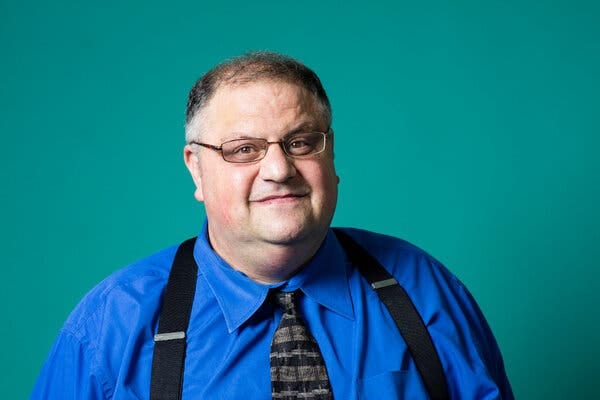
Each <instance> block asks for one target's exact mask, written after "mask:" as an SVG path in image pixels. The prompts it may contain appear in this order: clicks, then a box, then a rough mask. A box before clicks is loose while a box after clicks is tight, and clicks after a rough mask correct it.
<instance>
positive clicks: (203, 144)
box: [190, 141, 223, 151]
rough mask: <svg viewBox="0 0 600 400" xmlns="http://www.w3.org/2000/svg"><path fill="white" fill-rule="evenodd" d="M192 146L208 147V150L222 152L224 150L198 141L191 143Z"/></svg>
mask: <svg viewBox="0 0 600 400" xmlns="http://www.w3.org/2000/svg"><path fill="white" fill-rule="evenodd" d="M190 144H197V145H198V146H202V147H206V148H207V149H211V150H214V151H222V150H223V148H222V147H219V146H213V145H212V144H206V143H200V142H196V141H191V142H190Z"/></svg>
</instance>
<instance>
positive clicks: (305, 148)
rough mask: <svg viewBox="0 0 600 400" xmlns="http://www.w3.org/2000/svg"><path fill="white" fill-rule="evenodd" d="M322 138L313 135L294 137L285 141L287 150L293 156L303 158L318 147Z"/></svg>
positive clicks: (306, 134) (305, 134)
mask: <svg viewBox="0 0 600 400" xmlns="http://www.w3.org/2000/svg"><path fill="white" fill-rule="evenodd" d="M319 140H321V136H320V135H319V134H317V135H315V134H313V133H302V134H299V135H294V136H292V137H290V138H288V139H287V140H286V141H285V146H286V150H287V151H288V153H290V154H291V155H295V156H303V155H308V154H310V153H312V152H313V151H314V150H315V148H316V147H317V146H318V143H319Z"/></svg>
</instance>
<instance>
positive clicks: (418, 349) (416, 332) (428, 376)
mask: <svg viewBox="0 0 600 400" xmlns="http://www.w3.org/2000/svg"><path fill="white" fill-rule="evenodd" d="M334 231H335V235H336V236H337V238H338V240H339V241H340V243H341V244H342V246H343V247H344V250H345V251H346V253H347V254H348V258H350V260H352V262H353V263H354V264H355V265H356V266H357V267H358V269H359V270H360V272H361V274H362V275H363V276H364V277H365V278H366V279H367V282H369V285H371V287H372V288H373V290H375V292H376V293H377V295H378V296H379V299H381V301H382V302H383V304H385V306H386V308H387V309H388V311H389V312H390V314H391V315H392V318H394V322H395V323H396V327H397V328H398V331H400V334H401V335H402V338H403V339H404V341H405V342H406V346H407V347H408V351H409V352H410V355H411V356H412V358H413V360H414V361H415V364H416V366H417V370H418V371H419V374H421V379H423V383H424V384H425V387H426V388H427V392H428V393H429V397H431V399H432V400H442V399H449V397H448V388H447V386H446V378H445V376H444V369H443V368H442V363H441V362H440V358H439V356H438V354H437V352H436V350H435V347H434V346H433V341H432V340H431V336H429V331H428V330H427V328H426V327H425V323H423V320H422V319H421V316H420V315H419V312H418V311H417V309H416V308H415V305H414V304H413V302H412V301H411V300H410V297H408V294H406V291H405V290H404V288H403V287H402V286H400V284H399V283H398V281H396V280H395V279H394V278H393V277H392V275H390V273H389V272H388V271H387V270H386V269H385V268H384V267H383V266H382V265H381V264H380V263H379V261H377V260H376V259H375V257H373V256H372V255H371V254H369V253H368V252H367V251H366V250H365V249H364V248H363V247H362V246H360V245H359V244H358V243H356V242H355V241H354V240H353V239H352V238H351V237H350V236H349V235H348V234H346V233H344V232H342V231H341V230H340V229H334Z"/></svg>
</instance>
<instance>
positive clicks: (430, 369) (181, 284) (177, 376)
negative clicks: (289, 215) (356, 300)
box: [150, 229, 449, 400]
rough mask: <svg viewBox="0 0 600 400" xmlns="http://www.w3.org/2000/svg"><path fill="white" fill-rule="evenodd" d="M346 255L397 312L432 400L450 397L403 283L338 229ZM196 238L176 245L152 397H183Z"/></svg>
mask: <svg viewBox="0 0 600 400" xmlns="http://www.w3.org/2000/svg"><path fill="white" fill-rule="evenodd" d="M334 231H335V234H336V236H337V238H338V240H339V241H340V243H341V244H342V246H343V247H344V250H345V251H346V254H347V255H348V257H349V258H350V259H351V260H352V262H353V263H354V264H356V265H357V266H358V268H359V270H360V272H361V274H362V275H363V276H364V277H365V278H366V279H367V281H368V282H369V284H370V285H371V287H372V288H373V290H375V292H376V293H377V295H378V296H379V298H380V299H381V301H382V302H383V304H385V306H386V308H387V309H388V311H389V312H390V314H391V315H392V318H393V319H394V322H395V323H396V326H397V328H398V331H400V334H401V335H402V337H403V338H404V341H405V342H406V345H407V347H408V351H409V352H410V354H411V356H412V358H413V360H414V361H415V364H416V366H417V370H418V371H419V373H420V374H421V378H422V379H423V383H424V384H425V387H426V388H427V392H428V393H429V396H430V397H431V399H432V400H445V399H449V396H448V388H447V386H446V379H445V377H444V370H443V368H442V364H441V362H440V359H439V357H438V354H437V352H436V350H435V347H434V346H433V342H432V340H431V336H429V332H428V331H427V328H426V327H425V324H424V323H423V320H422V319H421V317H420V315H419V313H418V311H417V310H416V309H415V306H414V304H413V303H412V301H411V300H410V298H409V297H408V295H407V294H406V292H405V291H404V289H403V288H402V286H400V285H399V284H398V282H397V281H396V280H395V279H394V278H393V277H392V276H391V275H390V274H389V273H388V272H387V270H386V269H385V268H384V267H383V266H382V265H381V264H380V263H379V262H378V261H377V260H376V259H375V258H374V257H373V256H372V255H371V254H369V253H368V252H367V251H366V250H365V249H363V248H362V247H361V246H360V245H359V244H358V243H356V242H355V241H354V240H353V239H352V238H351V237H350V236H349V235H348V234H346V233H344V232H342V231H341V230H339V229H334ZM195 242H196V238H192V239H189V240H186V241H185V242H183V243H182V244H181V246H179V249H177V254H176V255H175V260H174V261H173V266H172V268H171V273H170V275H169V280H168V282H167V288H166V290H165V294H164V297H163V302H162V310H161V313H160V320H159V323H158V333H157V334H156V335H155V336H154V356H153V359H152V376H151V381H150V399H151V400H179V399H181V392H182V389H183V367H184V361H185V350H186V332H187V328H188V325H189V320H190V314H191V310H192V303H193V301H194V294H195V290H196V279H197V272H198V265H197V264H196V261H195V260H194V255H193V250H194V243H195Z"/></svg>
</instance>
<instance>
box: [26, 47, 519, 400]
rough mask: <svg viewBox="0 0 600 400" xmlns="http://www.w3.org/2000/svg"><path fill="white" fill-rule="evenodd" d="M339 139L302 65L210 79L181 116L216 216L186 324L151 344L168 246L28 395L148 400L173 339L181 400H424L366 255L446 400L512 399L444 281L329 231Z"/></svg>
mask: <svg viewBox="0 0 600 400" xmlns="http://www.w3.org/2000/svg"><path fill="white" fill-rule="evenodd" d="M333 139H334V138H333V131H332V130H331V110H330V105H329V101H328V99H327V95H326V94H325V91H324V90H323V87H322V86H321V83H320V81H319V79H318V77H317V76H316V75H315V74H314V72H312V71H311V70H310V69H308V68H307V67H305V66H304V65H302V64H301V63H299V62H297V61H295V60H293V59H290V58H287V57H284V56H281V55H278V54H274V53H251V54H248V55H246V56H242V57H239V58H235V59H233V60H230V61H228V62H225V63H223V64H220V65H218V66H217V67H215V68H213V69H212V70H211V71H209V72H208V73H207V74H205V75H204V76H203V77H202V78H201V79H200V80H199V81H198V82H197V83H196V85H195V86H194V87H193V88H192V90H191V92H190V96H189V101H188V106H187V116H186V140H187V142H188V144H187V145H186V146H185V148H184V159H185V163H186V165H187V167H188V169H189V171H190V173H191V176H192V178H193V181H194V183H195V185H196V191H195V197H196V199H198V201H201V202H204V205H205V208H206V215H207V220H206V222H205V224H204V227H203V228H202V231H201V232H200V234H199V236H198V239H197V240H196V242H195V244H193V260H192V264H197V268H198V272H197V274H194V275H193V276H194V279H192V280H195V282H194V284H195V285H196V286H195V289H193V291H192V292H193V295H194V296H193V304H192V308H191V316H190V318H189V327H187V329H184V331H183V332H175V333H173V332H167V333H163V332H159V333H158V335H156V334H157V332H158V330H157V326H158V324H159V320H160V321H162V319H163V318H166V317H165V316H164V314H163V315H161V314H160V313H161V307H163V305H162V299H163V294H164V292H165V286H166V284H167V279H168V276H169V272H170V270H171V265H172V264H173V260H174V258H175V252H176V248H170V249H167V250H164V251H162V252H160V253H157V254H155V255H153V256H151V257H149V258H147V259H145V260H142V261H140V262H137V263H135V264H133V265H131V266H129V267H127V268H125V269H123V270H121V271H119V272H117V273H115V274H114V275H112V276H111V277H109V278H108V279H106V280H105V281H104V282H102V283H101V284H100V285H98V286H97V287H96V288H95V289H94V290H92V291H91V292H90V293H89V294H88V295H87V296H86V297H85V298H84V299H83V301H82V302H81V304H79V306H78V307H77V308H76V309H75V311H74V312H73V313H72V314H71V316H70V317H69V319H68V320H67V322H66V323H65V325H64V327H63V329H62V330H61V332H60V334H59V337H58V339H57V341H56V343H55V344H54V347H53V349H52V351H51V353H50V355H49V357H48V360H47V361H46V363H45V365H44V367H43V370H42V372H41V375H40V378H39V380H38V382H37V384H36V386H35V388H34V391H33V394H32V398H44V399H47V398H51V399H59V398H60V399H108V398H113V399H132V398H136V399H147V398H150V387H151V383H150V381H151V375H153V376H152V380H153V390H161V387H162V386H167V385H168V382H167V383H165V384H164V385H163V382H166V381H168V379H167V378H165V377H164V376H163V375H164V374H162V373H156V375H155V374H154V373H153V372H152V368H153V360H154V363H158V361H157V358H159V356H157V350H155V348H157V349H158V346H159V345H162V343H163V340H164V341H165V342H168V341H169V340H172V339H173V338H174V337H176V336H177V337H178V338H179V340H184V341H185V343H186V346H187V347H186V349H185V362H184V368H183V372H182V378H181V379H183V386H182V389H181V390H182V397H183V399H239V398H252V399H269V398H284V399H295V398H302V399H331V398H335V399H357V398H361V399H362V398H366V399H374V398H377V399H425V398H428V394H427V393H428V388H427V387H426V385H425V384H424V382H425V378H424V376H423V373H421V372H422V369H423V368H422V367H421V366H417V365H416V363H415V359H416V358H418V357H414V353H412V352H411V351H409V350H408V349H407V341H405V340H404V339H403V335H401V334H400V333H399V331H398V329H397V328H396V325H395V319H394V318H392V316H391V315H390V313H389V312H388V310H387V308H386V305H385V304H384V303H383V302H382V300H380V298H379V297H378V294H377V293H376V292H375V291H374V290H373V288H372V287H371V286H369V282H367V280H366V279H365V277H364V276H363V273H361V272H360V270H359V268H358V267H359V265H358V264H362V263H363V262H364V260H362V259H360V260H359V261H358V262H357V259H356V258H354V257H353V256H352V253H353V251H354V250H355V249H357V248H361V249H364V250H366V253H367V254H368V256H367V257H371V256H372V257H374V260H375V261H373V263H380V264H381V265H383V267H384V268H385V269H386V270H387V271H388V272H389V273H390V274H391V275H392V276H393V278H394V279H395V280H394V279H391V280H390V279H387V280H385V281H386V282H392V284H393V283H394V282H396V281H397V282H399V283H400V284H401V285H402V286H403V287H404V289H405V290H406V293H407V294H408V297H409V298H410V299H411V300H412V303H413V304H414V308H415V309H416V311H417V312H418V314H419V315H420V319H422V321H423V323H424V324H425V326H426V331H424V332H422V334H420V335H419V336H420V337H430V338H431V341H432V343H433V347H434V348H435V350H433V351H434V352H435V353H437V357H438V358H439V363H440V364H441V368H442V369H443V376H444V379H445V382H446V384H447V388H446V389H445V390H447V393H448V395H449V397H450V398H452V399H500V398H503V399H512V398H513V395H512V392H511V389H510V385H509V383H508V380H507V378H506V374H505V371H504V366H503V362H502V358H501V355H500V352H499V349H498V347H497V345H496V342H495V340H494V338H493V335H492V333H491V331H490V329H489V327H488V325H487V323H486V322H485V319H484V317H483V315H482V314H481V312H480V311H479V309H478V307H477V305H476V303H475V301H474V300H473V299H472V298H471V296H470V294H469V293H468V291H467V290H466V289H465V288H464V287H463V285H462V284H461V283H460V282H459V281H458V280H457V279H456V278H455V277H454V276H453V275H451V274H450V272H449V271H448V270H446V269H445V268H444V267H443V266H442V265H440V264H439V263H438V262H437V261H436V260H435V259H433V258H431V257H430V256H429V255H427V254H426V253H424V252H423V251H421V250H419V249H417V248H415V247H414V246H412V245H410V244H408V243H407V242H404V241H402V240H399V239H395V238H392V237H389V236H383V235H379V234H375V233H371V232H367V231H363V230H357V229H345V230H342V231H337V232H335V231H333V230H332V229H330V226H329V225H330V222H331V219H332V217H333V213H334V210H335V206H336V200H337V185H338V182H339V178H338V177H337V175H336V172H335V168H334V163H333V141H334V140H333ZM345 235H349V238H350V243H351V244H350V245H348V242H347V241H346V242H344V240H343V237H344V236H345ZM347 237H348V236H347ZM343 243H346V244H343ZM182 248H183V247H182ZM191 252H192V250H190V254H192V253H191ZM178 257H179V255H178ZM190 259H191V255H190ZM194 261H195V262H194ZM367 267H368V268H367V272H368V271H369V270H372V269H373V268H375V266H374V265H367ZM188 281H189V280H188ZM188 283H189V282H188ZM386 285H387V284H386ZM375 286H377V285H375ZM167 292H169V290H167ZM165 296H166V297H169V298H170V297H171V296H170V294H169V295H168V296H167V295H165ZM292 300H293V301H292ZM394 300H395V299H394ZM286 301H287V303H286ZM280 323H281V326H280ZM286 324H287V326H286V327H283V325H286ZM286 329H287V331H285V332H287V333H285V332H284V330H286ZM282 332H284V333H282ZM290 332H296V333H297V335H296V333H294V334H292V335H291V336H293V337H292V339H293V340H292V339H290V337H288V336H286V335H288V334H289V333H290ZM155 335H156V336H155ZM178 335H180V336H178ZM296 336H297V337H296ZM181 338H184V339H181ZM296 341H301V342H302V344H296ZM282 343H283V345H282ZM286 343H293V345H291V346H290V347H291V348H284V347H285V346H286ZM281 346H283V347H281ZM303 346H307V347H306V348H304V347H303ZM301 347H302V348H303V350H301V349H300V348H301ZM420 350H421V349H418V351H420ZM298 357H299V358H300V359H301V361H290V360H295V359H297V358H298ZM308 358H310V361H307V359H308ZM295 363H300V364H302V365H301V366H299V367H298V366H297V365H295ZM305 363H306V364H305ZM163 367H164V366H163ZM294 368H300V369H294ZM302 368H304V369H302ZM174 369H177V368H169V367H165V368H164V369H163V370H162V371H166V373H167V374H169V373H171V372H172V371H173V370H174ZM307 371H308V372H307ZM420 371H421V372H420ZM313 373H314V374H313ZM297 381H303V382H302V383H301V384H300V386H302V387H301V388H298V386H297V385H298V383H297ZM156 382H160V383H158V384H157V383H156ZM315 382H316V383H315ZM154 396H156V394H154ZM153 398H159V397H153Z"/></svg>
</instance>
